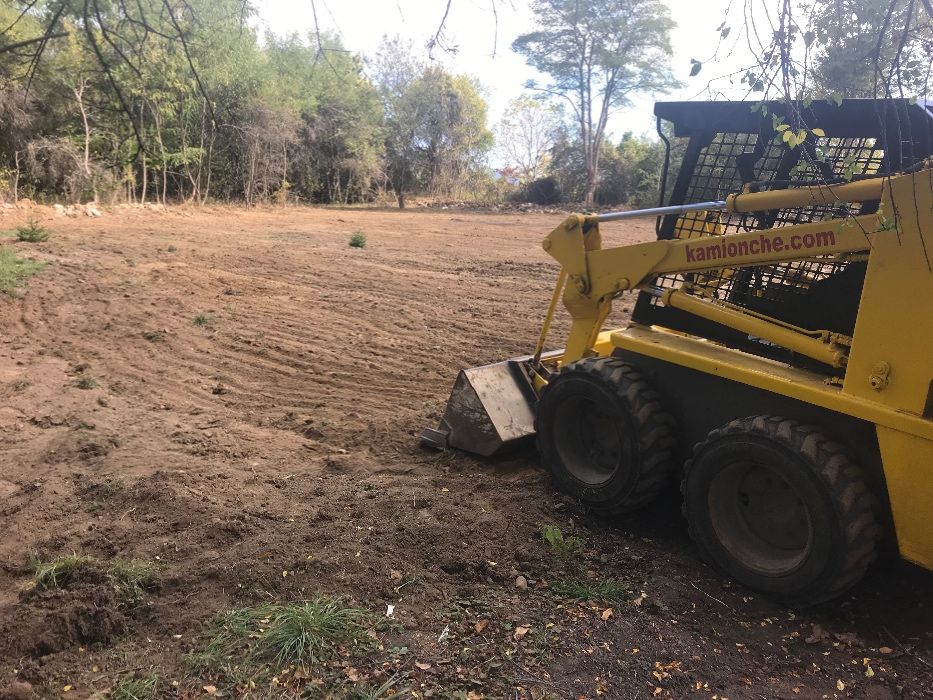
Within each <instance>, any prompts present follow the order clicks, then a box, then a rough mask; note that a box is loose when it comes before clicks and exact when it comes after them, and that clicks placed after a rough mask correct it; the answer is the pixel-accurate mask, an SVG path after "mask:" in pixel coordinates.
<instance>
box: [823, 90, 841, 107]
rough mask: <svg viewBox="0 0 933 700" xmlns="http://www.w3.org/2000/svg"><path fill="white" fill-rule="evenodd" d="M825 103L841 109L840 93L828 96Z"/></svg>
mask: <svg viewBox="0 0 933 700" xmlns="http://www.w3.org/2000/svg"><path fill="white" fill-rule="evenodd" d="M826 101H827V102H830V103H832V104H835V105H836V106H837V107H841V106H842V93H840V92H834V93H833V94H832V95H830V96H829V97H828V98H827V100H826Z"/></svg>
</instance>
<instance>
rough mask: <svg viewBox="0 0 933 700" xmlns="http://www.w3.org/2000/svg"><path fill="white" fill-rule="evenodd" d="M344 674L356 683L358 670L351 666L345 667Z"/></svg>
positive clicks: (358, 674) (358, 676)
mask: <svg viewBox="0 0 933 700" xmlns="http://www.w3.org/2000/svg"><path fill="white" fill-rule="evenodd" d="M346 674H347V678H348V679H350V681H351V682H353V683H356V682H357V681H358V680H359V679H360V672H359V671H357V670H356V669H355V668H353V666H350V667H348V668H347V670H346Z"/></svg>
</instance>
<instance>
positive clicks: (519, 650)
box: [0, 208, 933, 700]
mask: <svg viewBox="0 0 933 700" xmlns="http://www.w3.org/2000/svg"><path fill="white" fill-rule="evenodd" d="M17 216H20V217H21V218H22V219H23V220H25V216H26V215H25V214H8V215H7V216H6V218H4V219H0V229H9V228H12V227H13V226H14V225H15V224H16V223H17V222H18V219H17V218H16V217H17ZM560 218H561V217H560V215H557V214H550V215H545V214H519V213H471V212H466V211H462V210H456V209H450V210H439V211H438V210H431V211H412V212H410V213H400V212H397V211H373V210H335V209H290V210H287V211H242V210H234V209H225V208H215V209H207V210H187V209H178V210H169V211H168V212H151V211H137V210H123V211H115V212H110V213H107V214H106V215H105V216H104V217H102V218H94V219H92V218H86V217H82V218H80V219H66V218H55V217H53V216H51V215H48V216H47V220H46V221H45V222H44V223H45V225H46V226H47V227H48V228H49V230H50V231H51V232H52V236H51V238H50V239H49V240H48V241H47V242H44V243H39V244H28V243H14V242H13V241H12V239H10V238H7V239H4V240H3V245H9V246H12V247H14V248H15V249H16V250H17V251H18V252H19V253H20V254H21V255H29V256H32V257H35V258H37V259H40V260H43V261H46V262H48V263H49V264H48V265H47V267H46V268H45V269H44V270H43V271H42V272H41V273H40V274H39V275H38V276H36V277H34V278H32V279H31V280H30V281H29V284H28V288H27V289H26V291H25V293H24V294H23V295H22V296H21V298H17V299H10V298H6V297H2V298H0V528H2V531H3V535H2V538H0V697H6V698H27V697H31V696H34V697H68V698H72V697H89V696H92V695H94V694H95V693H103V692H107V691H108V689H111V688H114V687H115V686H116V685H117V684H118V682H119V680H120V679H122V678H125V677H127V676H132V675H133V674H137V675H138V674H144V673H149V672H150V671H155V672H157V673H158V674H159V676H160V678H161V679H162V681H163V682H162V685H161V686H160V687H161V691H160V693H161V695H162V696H164V697H176V696H177V697H200V696H207V695H209V694H213V695H214V696H217V697H220V696H225V697H245V696H253V697H265V696H267V695H273V696H274V695H276V694H287V693H288V692H291V691H289V690H287V689H283V688H287V687H288V683H287V682H286V681H280V679H276V680H275V681H272V682H271V684H270V685H267V686H256V687H252V688H251V687H248V686H247V687H242V686H240V687H237V686H230V685H224V683H223V682H222V679H218V678H214V677H212V676H209V675H204V674H203V673H199V672H198V671H196V670H192V667H191V666H190V664H188V663H186V657H187V655H188V654H190V653H192V652H197V651H198V649H199V645H201V644H203V630H204V625H205V623H207V622H208V621H209V620H211V619H212V618H213V617H214V616H215V615H216V614H217V613H218V612H220V611H223V610H228V609H231V608H235V607H242V606H247V605H255V604H257V603H262V602H290V601H299V600H303V599H306V598H310V597H312V596H313V595H315V594H316V593H318V592H324V593H327V594H331V595H335V596H338V597H341V598H342V599H343V600H346V601H351V602H352V603H353V604H355V605H358V606H360V607H363V608H366V609H367V610H369V611H371V612H372V613H373V614H375V615H377V616H383V617H384V616H385V614H386V611H387V606H388V605H394V606H395V608H394V616H393V619H392V621H389V622H390V624H386V625H383V626H381V627H379V628H378V631H376V632H375V635H376V637H377V640H378V645H377V646H376V647H374V650H373V652H372V653H371V654H369V655H367V656H365V657H364V658H345V659H342V660H340V661H338V662H336V663H331V664H330V665H329V666H328V667H327V668H326V669H325V670H324V671H322V672H321V673H322V674H323V675H322V678H321V679H317V678H312V679H309V681H308V682H307V683H302V684H299V685H301V686H302V687H304V688H306V690H305V696H306V697H324V696H326V695H327V692H331V694H332V695H333V696H334V697H351V691H352V686H353V685H359V686H360V687H363V686H364V685H368V686H369V687H373V688H374V687H378V686H379V685H382V684H386V687H387V688H388V689H387V690H385V691H384V693H383V696H384V697H389V696H392V695H393V694H394V696H395V697H413V698H422V697H435V698H445V697H449V698H470V699H471V700H475V699H478V698H538V699H543V698H578V697H583V698H596V697H603V698H612V699H615V698H619V699H625V700H631V699H632V698H652V697H660V698H682V697H699V698H720V699H722V698H731V699H732V700H735V699H736V698H849V697H852V698H873V699H877V700H881V699H886V698H901V697H903V698H926V697H933V596H931V593H933V576H931V575H930V574H928V573H925V572H922V571H920V570H918V569H916V568H914V567H911V566H909V565H907V564H904V563H902V562H899V561H898V560H897V559H896V558H890V557H889V558H887V559H885V560H882V561H881V562H879V563H878V564H876V565H875V566H874V568H873V569H872V571H871V572H870V574H869V575H868V577H867V578H866V580H865V581H864V582H862V583H861V584H859V585H858V586H857V587H856V588H855V589H854V590H853V591H852V592H851V594H850V595H848V596H847V597H846V598H844V599H842V600H840V601H836V602H835V603H833V604H831V605H827V606H824V607H821V608H818V609H815V610H807V611H790V610H787V609H783V608H781V607H778V606H776V605H774V604H772V603H770V602H769V601H767V600H764V599H762V598H760V597H759V596H757V595H753V594H752V593H750V592H749V591H747V590H744V589H742V588H741V587H739V586H738V585H733V584H730V583H729V582H728V581H724V580H723V579H722V577H720V576H719V575H717V573H716V572H715V571H713V570H711V569H709V568H708V567H706V566H705V565H704V564H702V563H701V562H699V561H698V559H697V558H696V555H695V552H694V548H693V546H692V545H691V543H690V541H689V539H688V537H687V535H686V528H685V526H684V523H683V521H682V519H681V516H680V512H679V503H678V499H677V495H676V494H675V493H673V492H672V493H671V494H669V495H668V496H666V497H664V498H662V499H661V501H660V502H659V503H658V504H657V505H656V506H655V507H653V508H652V509H651V510H650V511H649V512H646V513H640V514H637V515H632V516H628V517H627V518H625V519H621V520H617V521H606V520H600V519H596V518H594V517H592V516H590V515H588V514H587V513H586V512H584V511H582V510H581V509H580V508H579V507H578V506H577V505H576V504H575V503H573V502H571V501H569V500H567V499H565V498H563V497H562V496H561V495H560V494H558V493H556V492H555V491H554V489H553V488H552V485H551V483H550V481H549V478H548V476H547V475H546V474H545V473H544V472H543V471H542V470H541V469H540V466H539V464H538V462H537V458H536V457H535V455H534V453H533V452H524V453H520V454H517V455H514V456H512V457H509V458H507V459H503V460H498V461H478V460H475V459H472V458H470V457H467V456H464V455H460V454H439V453H435V452H432V451H428V450H425V449H423V448H421V447H420V446H419V444H418V440H417V434H418V433H419V432H420V430H421V429H422V428H423V427H424V426H428V425H430V426H433V425H435V424H436V421H437V419H438V417H439V415H440V413H441V410H442V409H443V406H444V403H445V401H446V399H447V395H448V392H449V390H450V386H451V384H452V382H453V380H454V377H455V375H456V372H457V370H458V369H459V368H461V367H466V366H472V365H478V364H484V363H487V362H491V361H496V360H499V359H504V358H507V357H509V356H513V355H517V354H523V353H526V352H527V351H528V350H529V348H531V346H532V345H533V342H534V339H535V337H536V334H537V329H538V323H539V320H540V318H541V316H542V314H543V312H544V309H545V306H546V303H547V299H548V296H549V294H550V290H551V285H552V284H553V280H554V277H555V275H556V270H555V267H554V264H553V263H552V262H551V260H550V259H549V258H548V257H547V256H546V255H545V253H544V252H543V251H542V250H541V248H540V245H539V241H540V239H541V238H542V237H543V235H544V234H545V233H547V231H549V230H550V229H551V228H552V227H553V226H554V225H556V224H557V223H558V222H559V220H560ZM356 230H360V231H363V232H364V233H365V235H366V238H367V246H366V247H365V248H363V249H352V248H350V247H348V244H347V241H348V239H349V237H350V235H351V234H352V233H353V232H354V231H356ZM616 231H617V233H616V234H615V235H616V236H617V237H618V239H620V240H632V241H635V240H645V239H648V238H650V237H652V235H653V231H652V228H651V225H650V224H637V225H628V226H627V227H625V228H622V227H618V228H617V229H616ZM195 319H197V321H198V323H199V324H200V325H198V324H196V323H195ZM556 330H557V331H558V332H559V331H560V328H558V329H556ZM555 342H556V343H559V340H555ZM548 525H554V526H557V527H560V528H561V530H562V532H563V533H564V535H565V536H567V537H570V536H575V537H579V538H581V539H582V540H583V541H584V542H585V549H584V551H583V552H582V553H578V554H574V555H572V556H570V557H567V556H561V555H560V553H558V552H556V551H555V550H553V549H552V548H551V547H549V545H548V544H547V543H546V542H545V541H544V540H543V539H542V536H541V531H542V528H543V527H545V526H548ZM70 553H79V554H88V555H93V556H95V557H98V558H100V559H101V560H107V559H113V558H117V557H119V558H137V559H142V560H147V561H150V562H154V563H156V564H157V565H158V567H159V576H158V584H157V585H156V586H155V587H153V588H150V589H149V590H147V591H146V593H145V595H144V596H143V598H142V599H141V600H140V601H137V603H136V604H134V605H131V606H126V605H124V604H121V603H120V601H117V600H115V598H114V593H113V590H112V587H109V586H108V585H106V583H103V584H102V583H101V582H100V581H94V580H88V581H82V580H77V581H75V582H73V583H72V584H71V585H69V586H67V587H64V588H61V589H57V590H49V591H44V592H41V593H37V592H36V591H28V590H26V588H25V587H26V585H27V583H28V581H29V577H30V572H29V568H28V566H27V557H28V556H29V555H30V554H34V555H38V556H40V557H42V558H46V559H48V558H51V557H55V556H59V555H65V554H70ZM519 576H521V577H523V578H524V580H520V579H519ZM574 580H575V581H578V582H579V581H582V582H584V583H586V582H590V583H598V582H605V581H613V582H616V583H617V584H618V587H619V588H620V589H621V590H623V591H625V595H624V596H622V597H621V598H618V597H617V598H616V599H615V600H614V602H611V603H610V602H605V601H598V600H597V601H578V600H574V599H573V598H572V597H566V596H561V595H557V594H556V593H555V592H554V591H555V584H557V583H560V582H564V583H566V582H567V581H574ZM523 584H526V585H523ZM445 630H446V632H444V631H445ZM523 630H524V631H523ZM323 676H327V678H324V677H323ZM335 678H337V679H342V681H345V683H344V684H343V685H340V684H338V685H337V686H335V685H333V683H334V682H336V681H335V680H334V679H335ZM277 684H279V685H277ZM328 684H330V685H328ZM291 687H295V686H294V685H293V686H291ZM329 687H330V688H333V687H340V688H343V690H337V691H335V690H331V691H328V690H326V688H329ZM353 697H356V696H353ZM361 697H366V696H365V695H364V696H361Z"/></svg>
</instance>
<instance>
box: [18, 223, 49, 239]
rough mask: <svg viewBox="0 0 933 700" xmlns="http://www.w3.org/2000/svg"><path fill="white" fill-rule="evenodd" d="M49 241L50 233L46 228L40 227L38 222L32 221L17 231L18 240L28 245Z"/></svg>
mask: <svg viewBox="0 0 933 700" xmlns="http://www.w3.org/2000/svg"><path fill="white" fill-rule="evenodd" d="M48 239H49V232H48V230H47V229H46V228H45V227H44V226H40V225H39V222H37V221H30V222H29V223H28V224H25V225H23V226H19V227H18V228H17V229H16V240H18V241H25V242H27V243H41V242H42V241H47V240H48Z"/></svg>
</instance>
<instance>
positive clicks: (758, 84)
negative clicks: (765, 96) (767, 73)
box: [752, 80, 765, 92]
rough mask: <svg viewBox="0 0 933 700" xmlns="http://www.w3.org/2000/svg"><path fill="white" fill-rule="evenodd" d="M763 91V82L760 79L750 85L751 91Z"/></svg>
mask: <svg viewBox="0 0 933 700" xmlns="http://www.w3.org/2000/svg"><path fill="white" fill-rule="evenodd" d="M764 91H765V84H764V83H763V82H761V81H760V80H756V81H755V84H754V85H752V92H764Z"/></svg>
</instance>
